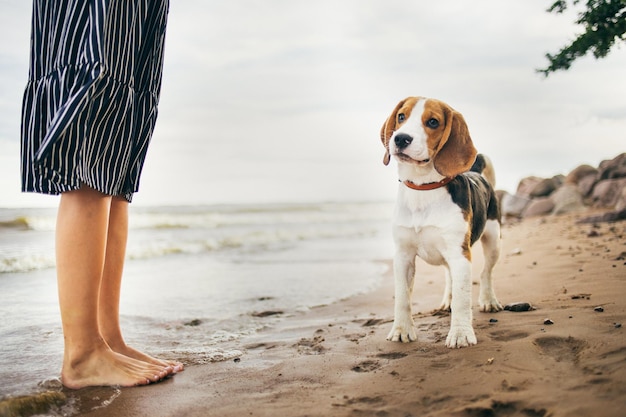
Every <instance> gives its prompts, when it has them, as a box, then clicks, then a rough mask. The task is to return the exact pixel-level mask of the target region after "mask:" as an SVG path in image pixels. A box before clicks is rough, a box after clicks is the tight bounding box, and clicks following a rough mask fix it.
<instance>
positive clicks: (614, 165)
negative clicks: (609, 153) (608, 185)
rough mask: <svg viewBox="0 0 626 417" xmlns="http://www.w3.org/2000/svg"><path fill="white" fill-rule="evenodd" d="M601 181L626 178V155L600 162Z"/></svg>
mask: <svg viewBox="0 0 626 417" xmlns="http://www.w3.org/2000/svg"><path fill="white" fill-rule="evenodd" d="M599 171H600V175H599V179H600V180H607V179H614V178H624V177H626V153H621V154H619V155H617V156H616V157H615V158H613V159H611V160H608V161H602V162H600V167H599Z"/></svg>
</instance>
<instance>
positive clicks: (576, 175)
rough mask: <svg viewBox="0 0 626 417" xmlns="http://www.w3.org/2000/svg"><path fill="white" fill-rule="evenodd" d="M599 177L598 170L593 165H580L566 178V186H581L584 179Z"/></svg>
mask: <svg viewBox="0 0 626 417" xmlns="http://www.w3.org/2000/svg"><path fill="white" fill-rule="evenodd" d="M592 175H593V176H597V175H598V170H597V169H596V168H594V167H592V166H591V165H579V166H577V167H576V168H574V169H573V170H572V171H570V173H569V174H567V176H566V177H565V184H577V185H578V184H579V183H580V181H581V180H582V179H583V178H587V177H589V176H592Z"/></svg>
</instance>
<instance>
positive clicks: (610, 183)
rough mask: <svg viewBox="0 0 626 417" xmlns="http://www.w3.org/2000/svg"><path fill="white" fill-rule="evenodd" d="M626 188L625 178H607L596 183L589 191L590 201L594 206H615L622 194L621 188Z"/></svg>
mask: <svg viewBox="0 0 626 417" xmlns="http://www.w3.org/2000/svg"><path fill="white" fill-rule="evenodd" d="M624 188H626V178H617V179H607V180H602V181H599V182H598V183H596V185H595V187H593V191H592V193H591V201H592V204H593V206H594V207H603V208H611V207H615V205H616V204H617V202H618V201H619V200H620V198H621V196H622V190H623V189H624Z"/></svg>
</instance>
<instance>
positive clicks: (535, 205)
mask: <svg viewBox="0 0 626 417" xmlns="http://www.w3.org/2000/svg"><path fill="white" fill-rule="evenodd" d="M552 210H554V202H553V201H552V199H551V198H550V197H542V198H535V199H534V200H531V201H530V203H529V204H528V205H527V206H526V208H525V209H524V212H523V213H522V217H523V218H527V217H534V216H543V215H546V214H550V213H552Z"/></svg>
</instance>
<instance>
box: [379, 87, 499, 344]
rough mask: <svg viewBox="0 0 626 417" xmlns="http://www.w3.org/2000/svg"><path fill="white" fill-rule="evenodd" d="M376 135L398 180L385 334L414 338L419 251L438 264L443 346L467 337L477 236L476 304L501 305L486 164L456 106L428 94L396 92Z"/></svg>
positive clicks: (495, 213) (470, 339)
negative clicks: (446, 316) (445, 321)
mask: <svg viewBox="0 0 626 417" xmlns="http://www.w3.org/2000/svg"><path fill="white" fill-rule="evenodd" d="M380 138H381V140H382V142H383V145H384V146H385V150H386V152H385V157H384V160H383V162H384V164H385V165H387V164H389V161H390V159H391V157H393V158H395V160H396V161H397V163H398V174H399V181H400V184H399V188H398V196H397V201H396V208H395V213H394V218H393V236H394V241H395V246H396V251H395V257H394V262H393V267H394V276H395V309H394V322H393V327H392V329H391V332H390V333H389V336H388V337H387V339H388V340H391V341H394V342H397V341H402V342H411V341H414V340H416V339H417V335H416V331H415V327H414V323H413V317H412V313H411V293H412V291H413V282H414V278H415V260H416V259H415V258H416V256H419V257H420V258H422V259H423V260H424V261H426V262H427V263H429V264H432V265H444V266H445V267H446V287H445V291H444V295H443V300H442V302H441V306H440V309H441V310H449V311H451V319H450V331H449V333H448V336H447V338H446V346H448V347H450V348H455V347H459V348H460V347H464V346H469V345H475V344H476V335H475V334H474V329H473V327H472V277H471V261H472V252H471V247H472V245H473V244H474V243H475V242H476V241H477V240H478V239H480V241H481V243H482V246H483V251H484V254H485V265H484V269H483V271H482V274H481V280H480V295H479V298H478V301H479V304H480V310H481V311H484V312H497V311H500V310H502V306H501V305H500V303H499V302H498V300H497V298H496V295H495V293H494V290H493V286H492V276H491V272H492V270H493V267H494V265H495V264H496V262H497V260H498V257H499V255H500V213H499V207H498V201H497V199H496V195H495V192H494V189H493V186H494V185H495V176H494V171H493V166H492V165H491V162H490V161H489V159H488V158H487V157H485V156H484V155H477V153H476V149H475V148H474V145H473V143H472V139H471V138H470V135H469V131H468V128H467V125H466V124H465V120H464V119H463V116H462V115H461V113H459V112H457V111H455V110H454V109H452V108H451V107H450V106H449V105H447V104H445V103H443V102H442V101H439V100H435V99H430V98H424V97H409V98H407V99H405V100H402V101H401V102H400V103H398V105H397V106H396V108H395V109H394V110H393V112H392V113H391V115H390V116H389V118H388V119H387V120H386V121H385V123H384V125H383V127H382V130H381V133H380ZM481 174H482V175H481ZM490 181H491V183H490Z"/></svg>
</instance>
